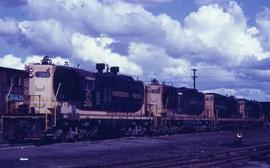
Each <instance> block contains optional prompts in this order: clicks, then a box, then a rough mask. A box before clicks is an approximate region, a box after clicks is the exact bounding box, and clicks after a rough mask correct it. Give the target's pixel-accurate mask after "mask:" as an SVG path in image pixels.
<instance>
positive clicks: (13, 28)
mask: <svg viewBox="0 0 270 168" xmlns="http://www.w3.org/2000/svg"><path fill="white" fill-rule="evenodd" d="M19 32H20V29H19V27H18V23H17V21H16V20H14V19H11V18H4V19H1V18H0V36H9V35H16V34H18V33H19Z"/></svg>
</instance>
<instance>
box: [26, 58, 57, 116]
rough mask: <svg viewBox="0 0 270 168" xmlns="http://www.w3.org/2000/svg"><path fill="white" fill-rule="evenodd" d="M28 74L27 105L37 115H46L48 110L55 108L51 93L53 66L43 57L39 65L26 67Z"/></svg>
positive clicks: (53, 97)
mask: <svg viewBox="0 0 270 168" xmlns="http://www.w3.org/2000/svg"><path fill="white" fill-rule="evenodd" d="M27 71H28V72H29V95H28V97H29V105H30V108H32V109H33V108H34V109H35V111H36V112H37V113H42V114H46V113H47V114H48V113H50V110H49V109H53V108H54V107H55V101H56V99H55V95H54V94H52V93H53V82H52V81H53V80H52V79H53V74H54V71H55V65H54V64H52V62H51V60H50V59H49V58H48V57H46V56H45V57H44V58H43V60H42V61H41V63H38V64H31V65H29V66H28V67H27Z"/></svg>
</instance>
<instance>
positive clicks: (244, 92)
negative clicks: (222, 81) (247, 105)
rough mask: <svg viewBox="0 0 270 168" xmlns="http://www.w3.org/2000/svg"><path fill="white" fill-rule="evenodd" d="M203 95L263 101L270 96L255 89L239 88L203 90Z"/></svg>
mask: <svg viewBox="0 0 270 168" xmlns="http://www.w3.org/2000/svg"><path fill="white" fill-rule="evenodd" d="M204 93H218V94H222V95H227V96H235V97H236V98H238V99H241V98H244V99H249V100H257V101H264V100H265V99H269V98H270V96H269V94H268V93H266V92H265V91H264V90H261V89H257V88H240V89H228V88H219V89H212V90H205V91H204Z"/></svg>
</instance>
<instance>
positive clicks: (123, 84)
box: [53, 66, 144, 112]
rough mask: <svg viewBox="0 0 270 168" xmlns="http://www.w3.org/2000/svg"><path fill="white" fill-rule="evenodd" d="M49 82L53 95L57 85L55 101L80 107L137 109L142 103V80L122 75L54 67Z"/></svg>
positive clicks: (116, 109)
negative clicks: (52, 78)
mask: <svg viewBox="0 0 270 168" xmlns="http://www.w3.org/2000/svg"><path fill="white" fill-rule="evenodd" d="M53 83H54V92H55V94H56V93H57V89H58V88H59V85H61V86H60V89H59V92H58V96H57V100H58V101H66V102H70V103H72V104H76V107H78V108H80V109H82V110H98V111H110V112H137V111H139V110H140V109H141V108H142V106H143V103H144V101H143V99H144V85H143V82H141V81H136V80H134V79H133V78H132V77H130V76H126V75H118V74H114V73H111V72H105V73H92V72H88V71H85V70H81V69H77V68H71V67H66V66H57V67H56V70H55V73H54V81H53ZM89 83H91V84H90V85H91V87H90V88H89Z"/></svg>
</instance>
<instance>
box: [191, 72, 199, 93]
mask: <svg viewBox="0 0 270 168" xmlns="http://www.w3.org/2000/svg"><path fill="white" fill-rule="evenodd" d="M191 71H193V75H192V76H191V78H192V79H193V89H196V78H198V76H196V71H198V70H197V69H195V68H193V69H191Z"/></svg>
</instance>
